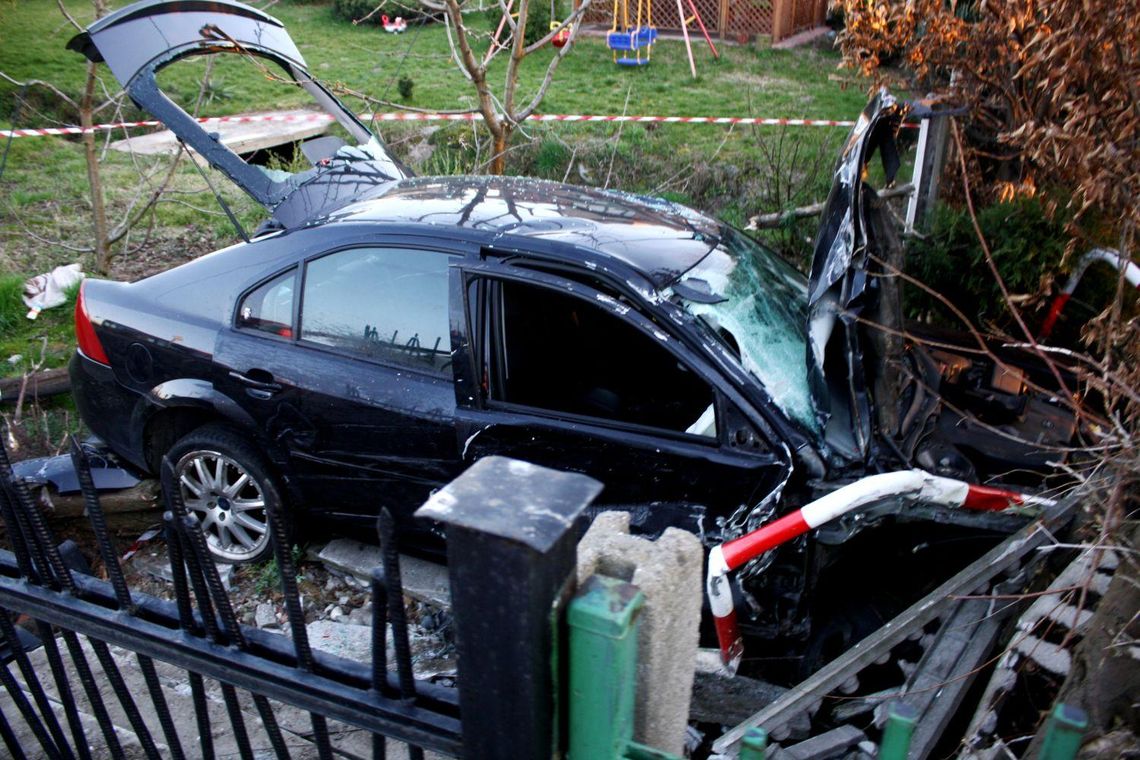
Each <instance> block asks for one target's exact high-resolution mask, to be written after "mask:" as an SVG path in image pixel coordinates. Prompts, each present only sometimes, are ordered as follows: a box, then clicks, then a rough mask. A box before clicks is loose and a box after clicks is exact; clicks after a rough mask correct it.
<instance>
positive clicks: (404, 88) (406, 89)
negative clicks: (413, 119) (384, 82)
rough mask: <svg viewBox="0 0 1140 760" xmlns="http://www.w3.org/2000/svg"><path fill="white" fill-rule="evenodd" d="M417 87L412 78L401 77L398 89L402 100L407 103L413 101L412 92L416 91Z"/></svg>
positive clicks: (398, 81) (397, 83)
mask: <svg viewBox="0 0 1140 760" xmlns="http://www.w3.org/2000/svg"><path fill="white" fill-rule="evenodd" d="M415 87H416V83H415V80H413V79H412V78H411V77H400V78H399V79H398V80H397V81H396V89H397V90H399V91H400V99H401V100H405V101H407V100H411V99H412V90H414V89H415Z"/></svg>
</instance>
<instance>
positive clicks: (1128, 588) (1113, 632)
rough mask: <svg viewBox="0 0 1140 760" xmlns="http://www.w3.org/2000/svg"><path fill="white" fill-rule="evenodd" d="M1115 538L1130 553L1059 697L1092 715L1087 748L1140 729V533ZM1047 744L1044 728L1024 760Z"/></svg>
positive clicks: (1078, 650) (1078, 649) (1122, 554)
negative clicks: (1139, 559)
mask: <svg viewBox="0 0 1140 760" xmlns="http://www.w3.org/2000/svg"><path fill="white" fill-rule="evenodd" d="M1116 535H1117V536H1119V542H1120V543H1121V544H1123V546H1124V547H1125V548H1124V550H1123V551H1122V552H1120V553H1118V555H1117V556H1118V557H1121V559H1120V566H1119V567H1118V568H1117V570H1116V575H1115V577H1114V578H1113V579H1112V583H1111V584H1110V585H1109V587H1108V592H1107V593H1106V594H1105V595H1104V597H1103V598H1102V599H1101V600H1100V604H1099V605H1097V608H1096V613H1095V614H1094V616H1093V619H1092V621H1091V622H1090V623H1089V627H1088V633H1087V634H1086V635H1085V638H1084V639H1083V640H1082V641H1081V642H1080V643H1079V644H1078V645H1077V647H1076V650H1075V651H1074V652H1073V661H1072V662H1073V664H1072V667H1071V668H1070V669H1069V675H1068V677H1067V678H1066V679H1065V683H1064V684H1063V685H1062V686H1061V691H1060V693H1059V694H1058V695H1057V702H1065V703H1067V704H1070V705H1076V706H1078V707H1081V708H1083V709H1084V710H1085V711H1086V712H1087V713H1088V716H1089V728H1088V731H1087V732H1086V734H1085V741H1086V742H1087V741H1090V740H1095V739H1097V738H1098V737H1101V736H1105V735H1106V734H1108V733H1109V732H1111V731H1112V730H1113V729H1115V728H1120V727H1124V728H1128V729H1131V730H1132V731H1136V730H1137V727H1138V725H1140V707H1138V705H1140V660H1138V659H1137V658H1136V655H1135V654H1134V651H1135V644H1134V643H1129V642H1134V641H1135V640H1136V639H1137V638H1138V637H1140V620H1138V619H1137V617H1136V611H1137V610H1138V609H1140V587H1138V586H1137V585H1136V580H1137V571H1136V555H1134V554H1129V552H1130V551H1134V550H1135V548H1136V547H1138V546H1140V528H1137V529H1135V530H1133V531H1132V533H1131V536H1130V537H1129V536H1127V531H1125V530H1120V531H1117V533H1116ZM1128 538H1131V540H1127V539H1128ZM1043 739H1044V725H1042V728H1041V729H1040V730H1039V731H1038V733H1037V736H1036V737H1034V740H1033V743H1032V744H1031V745H1030V746H1029V748H1028V749H1027V750H1026V751H1025V757H1036V756H1037V751H1038V749H1039V748H1040V746H1041V742H1042V740H1043ZM1093 754H1094V755H1098V756H1104V755H1102V754H1101V753H1096V752H1094V753H1093ZM1114 756H1117V755H1114Z"/></svg>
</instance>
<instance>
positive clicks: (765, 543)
mask: <svg viewBox="0 0 1140 760" xmlns="http://www.w3.org/2000/svg"><path fill="white" fill-rule="evenodd" d="M895 498H901V499H907V500H909V501H915V502H921V503H924V504H938V505H942V506H944V507H951V508H962V509H971V510H976V511H991V512H996V511H1001V510H1003V509H1009V508H1010V507H1015V506H1021V505H1038V506H1048V505H1051V504H1053V503H1054V502H1053V501H1052V500H1051V499H1044V498H1041V497H1039V496H1029V495H1026V494H1021V493H1017V492H1016V491H1007V490H1006V489H1004V488H991V487H989V486H978V485H973V484H970V483H966V482H965V481H962V480H954V479H952V478H943V477H939V476H937V475H931V474H930V473H928V472H924V471H922V470H903V471H901V472H888V473H883V474H881V475H871V476H870V477H866V478H863V479H861V480H857V481H856V482H854V483H851V484H850V485H846V486H844V487H842V488H839V489H836V490H835V491H832V492H831V493H829V494H827V495H825V496H822V497H820V498H818V499H816V500H815V501H813V502H811V503H810V504H807V505H805V506H803V507H801V508H800V509H797V510H796V511H794V512H791V513H789V514H786V515H784V516H783V517H781V518H779V519H777V520H774V521H772V522H770V523H768V524H767V525H764V526H763V527H760V528H757V529H756V530H754V531H752V532H751V533H747V534H745V535H743V536H740V537H739V538H734V539H733V540H731V541H727V542H725V543H723V544H721V545H720V546H716V547H713V549H712V551H710V552H709V569H708V575H707V579H706V589H705V590H706V592H707V594H708V598H709V606H710V607H711V609H712V614H713V619H714V622H715V623H716V633H717V641H718V643H719V645H720V655H721V661H722V662H723V663H724V664H725V666H727V667H728V668H729V669H730V670H733V671H735V669H736V666H737V665H738V664H739V661H740V656H741V655H742V654H743V651H744V641H743V639H742V637H741V635H740V629H739V627H738V626H737V622H736V609H735V607H734V606H733V602H732V589H731V588H730V586H729V581H728V574H729V573H730V572H732V571H734V570H737V569H739V568H741V567H743V566H744V565H745V564H746V563H747V562H749V561H750V560H752V559H755V558H756V557H759V556H760V555H761V554H763V553H764V552H766V551H770V550H772V549H775V548H776V547H777V546H780V545H781V544H784V543H786V542H788V541H790V540H792V539H793V538H795V537H797V536H801V535H803V534H804V533H807V532H808V531H809V530H812V529H814V528H818V527H819V526H821V525H823V524H824V523H827V522H830V521H831V520H834V519H835V518H837V517H839V516H840V515H844V514H847V513H848V512H853V511H855V510H857V509H860V508H862V507H866V506H869V505H871V504H878V503H880V502H883V501H886V500H887V499H895Z"/></svg>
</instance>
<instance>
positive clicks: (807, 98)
mask: <svg viewBox="0 0 1140 760" xmlns="http://www.w3.org/2000/svg"><path fill="white" fill-rule="evenodd" d="M64 4H65V6H66V7H67V8H68V9H69V11H70V12H71V13H72V15H73V16H74V18H75V19H76V20H77V21H78V22H79V23H80V24H87V23H90V22H91V20H92V11H91V6H90V3H88V2H86V0H65V2H64ZM112 4H113V5H114V6H115V7H121V6H122V5H123V4H124V3H121V2H114V3H112ZM269 12H270V13H271V14H273V15H275V16H277V17H278V18H280V19H281V20H282V21H283V22H284V23H285V25H286V27H287V28H288V29H289V31H290V33H291V34H292V35H293V37H294V39H295V40H296V42H297V44H298V45H299V47H300V49H301V51H302V53H303V55H304V56H305V58H306V60H307V62H308V64H309V66H310V68H311V70H312V71H313V73H314V74H315V75H316V76H317V77H319V78H320V79H322V80H323V81H325V82H326V83H327V84H330V85H332V86H334V88H335V87H342V86H343V87H346V88H350V89H352V90H355V91H359V92H363V93H366V94H367V95H369V96H370V97H374V98H380V99H387V100H392V101H400V102H403V103H406V105H408V106H411V107H415V108H428V109H448V110H454V109H465V108H471V107H472V106H473V104H474V93H473V90H472V89H471V87H470V85H469V84H468V83H467V82H466V81H465V79H464V78H463V76H462V75H461V74H460V72H459V71H458V70H457V69H456V67H455V64H454V63H453V62H452V60H451V57H450V54H449V49H448V42H447V37H446V33H445V29H444V26H443V25H442V24H428V25H426V26H424V27H422V28H417V27H412V28H411V29H409V31H408V32H407V33H405V34H403V35H389V34H386V33H385V32H383V31H382V30H381V29H379V28H378V27H372V26H353V25H351V24H349V23H347V22H345V21H343V20H341V19H338V18H336V17H335V16H334V14H333V12H332V8H331V5H329V4H322V3H305V4H295V3H292V2H289V0H282V1H281V2H279V3H277V4H275V5H274V6H273V7H272V8H271V9H270V11H269ZM469 20H470V22H471V25H472V26H473V28H475V29H477V30H478V32H479V33H478V34H477V35H476V36H477V38H478V44H479V46H480V48H481V49H485V47H486V45H487V40H488V37H489V33H490V30H491V29H492V28H493V26H494V23H495V22H496V21H497V19H496V18H495V17H494V16H493V15H492V14H483V15H480V14H475V15H472V16H470V17H469ZM74 31H75V30H74V29H73V28H72V27H71V26H70V25H69V24H68V23H67V22H66V21H65V20H64V19H63V17H62V15H61V14H60V12H59V9H58V8H57V6H56V3H55V2H54V0H0V71H2V72H3V73H4V74H6V75H7V76H9V77H11V78H13V79H16V80H19V81H26V80H29V79H40V80H44V81H48V82H51V83H52V84H54V85H55V86H57V87H58V88H59V89H61V90H63V91H64V92H66V93H68V94H69V95H72V96H73V97H78V94H79V93H80V91H81V88H82V86H83V82H84V76H85V61H84V60H83V58H82V57H81V56H79V55H78V54H77V53H74V52H71V51H68V50H66V49H65V45H66V43H67V41H68V39H70V38H71V36H72V35H73V34H74ZM720 50H721V59H720V60H719V61H714V60H713V59H712V56H711V54H710V53H709V51H708V49H707V48H705V47H704V46H703V44H702V45H695V46H694V53H695V55H696V58H697V66H698V72H699V76H698V77H697V78H696V79H693V78H692V77H691V76H690V74H689V66H688V61H687V58H686V54H685V49H684V45H683V43H682V42H680V41H675V40H662V41H660V42H659V43H658V44H657V46H656V47H655V49H654V51H653V62H652V64H651V65H649V66H646V67H642V68H625V67H620V66H616V65H615V64H614V63H613V62H612V60H611V53H610V51H609V50H608V49H607V48H606V45H605V41H604V39H603V38H602V37H600V36H590V35H587V36H584V37H582V38H581V39H579V40H578V41H577V42H576V43H575V48H574V49H573V51H572V52H571V53H570V55H569V56H568V57H567V58H566V60H565V61H563V63H562V65H561V67H560V68H559V70H558V72H557V74H556V78H555V81H554V84H553V86H552V87H551V88H550V90H549V92H548V95H547V97H546V100H545V101H544V103H543V104H542V106H541V108H540V111H542V112H545V113H588V114H620V113H623V112H624V113H628V114H652V115H682V116H763V117H789V118H804V117H807V118H836V119H849V118H853V117H854V116H855V115H856V114H857V113H858V112H859V110H860V108H861V107H862V105H863V103H864V101H865V97H864V90H865V88H863V87H859V86H853V87H847V88H846V89H845V88H843V87H842V86H841V85H840V83H839V82H837V81H835V78H834V77H833V76H832V75H833V74H835V73H836V67H837V64H838V62H839V58H838V54H837V53H835V52H833V51H830V50H823V49H815V48H809V49H801V50H794V51H783V50H772V49H770V48H768V47H767V46H766V43H764V42H761V43H760V44H758V45H750V46H737V45H721V48H720ZM553 52H554V51H553V49H552V48H548V49H546V50H543V51H541V52H539V53H537V54H535V55H534V56H532V57H531V58H529V59H528V60H527V61H526V64H525V66H524V70H523V75H522V80H521V81H522V86H521V88H520V94H519V99H520V100H522V101H524V102H525V101H526V100H528V99H529V97H530V95H531V94H532V93H533V92H534V88H535V87H536V86H537V83H538V82H539V81H540V79H541V77H542V76H543V74H544V73H545V68H546V63H547V62H548V61H549V59H550V56H551V55H553ZM219 60H222V61H223V63H219V64H216V65H215V68H214V70H213V72H212V74H211V77H210V80H209V87H208V88H207V90H206V96H205V99H204V106H203V108H202V110H201V114H202V115H226V114H232V113H239V112H246V111H252V110H259V109H271V108H279V107H288V106H294V105H298V104H300V103H302V102H304V96H303V94H302V93H300V92H299V91H298V90H297V89H296V88H295V87H292V86H289V85H286V84H282V83H280V82H277V81H273V79H272V78H269V77H267V76H266V71H265V70H264V69H263V68H262V67H260V66H258V65H255V64H253V63H250V62H249V61H246V60H244V59H239V58H236V57H222V58H220V59H219ZM504 70H505V64H504V63H503V61H502V60H499V61H497V62H496V64H495V66H494V67H493V68H492V71H491V73H490V75H489V79H490V81H492V82H501V81H502V78H503V75H504ZM203 73H204V60H203V59H195V60H191V61H185V62H181V63H179V64H177V65H176V66H173V67H171V68H170V69H169V70H167V72H165V73H164V74H163V76H162V84H163V86H164V87H165V88H166V89H167V91H168V92H169V93H170V94H171V95H172V96H173V97H174V98H175V99H176V100H178V101H179V102H181V103H183V104H190V103H192V102H193V101H194V100H195V99H196V98H197V97H198V93H199V89H200V87H201V80H202V75H203ZM401 78H407V79H410V80H411V82H412V93H411V97H410V98H409V99H408V100H407V101H401V97H400V94H399V88H398V86H397V82H398V81H399V79H401ZM101 79H102V88H103V89H104V90H105V91H106V92H107V93H113V92H115V91H116V90H117V89H118V87H117V85H116V84H115V82H114V80H113V78H112V77H111V75H110V72H109V71H108V70H106V68H105V67H102V72H101ZM18 93H19V88H18V87H16V86H15V85H12V84H10V83H8V82H0V123H2V124H4V125H5V126H8V125H11V124H13V121H15V124H14V126H19V127H33V126H52V125H56V124H59V123H74V122H75V120H76V117H75V116H74V115H73V114H71V113H69V112H68V111H67V109H66V108H65V107H61V106H60V104H59V103H58V102H57V101H56V99H55V98H54V97H53V96H51V95H49V94H47V93H46V92H45V91H43V90H42V89H40V88H33V89H32V90H31V92H30V97H29V98H28V99H27V100H26V102H25V106H24V107H23V108H20V109H17V108H16V102H17V95H18ZM348 100H349V102H350V105H352V106H353V107H354V108H358V109H359V110H362V111H363V110H367V108H368V106H367V105H366V104H364V103H361V102H359V101H356V102H353V99H352V98H348ZM120 118H128V119H134V118H139V114H138V112H137V111H135V110H133V107H127V108H125V109H124V110H122V111H121V112H118V113H116V112H113V111H112V110H111V109H108V110H107V111H105V112H104V113H102V114H99V116H98V119H97V120H100V121H115V120H118V119H120ZM380 131H381V132H382V134H383V137H384V138H385V139H386V140H387V141H388V142H389V143H390V144H391V145H392V146H393V149H394V150H395V152H397V154H400V155H402V156H405V157H406V156H408V155H409V153H410V152H412V150H413V148H415V147H417V146H419V147H420V148H422V147H423V145H422V144H423V143H424V142H425V141H426V142H427V143H428V144H429V146H430V150H429V151H428V152H430V157H428V158H427V159H426V160H423V161H421V162H420V163H418V164H416V165H415V167H414V168H416V170H417V171H419V172H421V173H460V172H469V171H473V170H476V171H477V170H479V168H480V163H481V162H482V161H485V160H486V158H487V154H486V149H485V147H484V148H482V149H480V148H479V145H480V143H481V141H482V139H483V138H484V137H485V135H484V134H482V133H481V132H480V131H479V130H478V129H477V128H476V127H474V126H472V125H471V124H447V125H444V126H438V127H427V126H425V125H423V124H385V125H383V129H382V130H380ZM122 136H123V135H122V134H116V135H113V136H108V135H103V136H101V137H100V145H101V147H102V146H103V145H104V144H105V141H106V140H108V139H110V138H111V137H114V138H118V137H122ZM844 136H845V130H843V129H824V128H779V127H771V128H769V127H756V128H752V127H746V128H742V127H737V128H735V129H730V128H727V127H723V126H711V125H692V126H690V125H652V124H650V125H632V124H629V125H625V126H624V127H623V126H618V125H615V124H592V125H586V124H534V123H532V124H526V125H524V126H523V128H522V129H521V130H520V132H519V134H517V135H516V142H515V146H514V148H513V149H512V154H511V157H510V159H509V161H508V170H509V171H511V172H512V173H518V174H529V175H535V176H542V177H547V178H553V179H563V178H566V179H568V180H569V181H571V182H576V183H588V184H594V185H608V186H610V187H616V188H621V189H625V190H631V191H636V192H646V193H652V194H657V195H664V196H666V197H670V198H673V199H676V200H681V201H683V202H687V203H690V204H691V205H694V206H696V207H699V208H702V209H705V210H707V211H711V212H712V213H716V214H718V215H720V216H721V217H723V218H725V219H727V220H729V221H732V222H736V223H741V222H743V221H744V220H745V219H746V218H747V217H748V216H750V215H752V214H755V213H758V212H764V211H776V210H780V209H783V208H788V207H791V206H795V205H799V204H802V203H807V202H811V201H814V200H818V199H820V198H821V197H822V196H823V194H824V193H825V192H826V189H827V184H828V183H829V176H830V168H831V165H832V163H833V161H834V157H835V155H836V152H837V150H838V146H839V144H840V142H841V141H842V139H843V137H844ZM3 149H4V150H7V160H6V165H5V169H4V173H3V175H2V176H0V276H8V277H10V278H14V277H20V278H23V277H27V276H31V275H33V274H36V273H38V272H41V271H46V270H47V269H49V268H51V267H53V266H56V265H58V264H62V263H68V262H71V261H77V260H78V261H81V262H84V264H85V265H86V266H87V267H88V268H89V267H90V263H91V262H90V256H89V255H88V254H85V253H83V252H82V251H80V250H77V249H81V248H83V247H84V246H86V245H87V243H88V240H89V238H90V213H89V208H90V200H89V197H88V188H87V178H86V169H85V165H84V161H83V152H82V147H81V145H80V144H79V142H78V141H77V140H74V139H69V138H45V137H37V138H20V139H16V140H13V141H11V142H10V143H9V144H7V145H5V146H3ZM422 154H423V151H421V152H420V155H422ZM101 155H102V167H103V181H104V186H105V189H106V194H107V199H108V205H109V208H110V217H111V220H112V223H114V222H116V221H117V220H118V219H119V218H120V217H121V216H122V214H123V213H124V212H125V210H126V209H127V208H128V207H129V206H130V204H131V203H132V201H134V200H135V199H136V198H137V196H138V194H139V188H140V187H147V186H152V185H153V184H154V183H155V182H157V178H158V177H160V176H161V175H162V174H163V173H164V172H165V168H166V166H167V162H166V161H164V160H154V159H150V160H144V159H140V158H137V157H136V158H131V157H129V156H127V155H125V154H122V153H118V152H115V151H106V150H104V151H102V154H101ZM140 174H141V175H144V176H146V177H148V178H147V179H140ZM212 181H213V183H214V185H215V187H218V188H219V190H221V191H222V192H223V194H224V195H225V197H226V198H227V199H228V201H229V202H230V203H232V204H233V205H234V206H235V208H236V210H237V212H238V213H239V215H240V216H241V217H242V218H243V220H244V221H245V223H246V224H247V225H252V224H255V223H256V221H257V219H258V218H259V216H260V211H259V209H257V208H256V207H255V205H254V204H253V203H252V202H250V201H248V199H245V198H244V196H242V195H241V193H240V192H239V191H237V190H236V189H234V188H232V187H231V186H229V185H228V183H227V181H226V180H225V179H224V178H223V177H221V176H220V175H217V174H214V175H213V177H212ZM172 187H173V188H174V190H175V191H176V193H174V194H173V195H171V196H169V197H167V198H166V199H164V201H163V202H162V203H160V204H159V205H158V206H157V207H156V209H155V211H154V213H153V214H152V215H150V216H148V217H147V218H146V219H144V221H143V223H142V224H141V225H140V227H139V229H138V230H137V231H136V232H134V233H132V236H131V238H130V239H129V240H128V241H126V242H125V244H124V245H125V247H124V248H122V252H120V253H119V254H118V263H117V264H116V266H115V267H114V268H113V269H112V273H111V274H112V276H115V277H121V278H131V277H134V276H138V274H139V273H140V272H145V271H148V269H153V260H154V259H153V257H155V256H158V257H159V258H160V259H161V260H162V261H164V262H165V261H168V260H170V261H175V262H176V261H177V260H178V258H179V256H181V257H182V258H183V259H184V258H188V257H191V256H194V255H198V254H200V253H203V252H205V251H207V250H210V249H212V248H215V247H219V246H221V245H225V244H228V243H230V242H233V241H234V239H235V235H234V231H233V229H232V228H231V227H230V225H229V223H228V222H227V221H226V219H225V217H224V216H223V215H222V213H221V212H220V211H219V209H218V205H217V202H216V201H215V200H214V198H213V197H212V195H210V194H209V193H208V192H207V190H206V187H205V184H204V183H203V181H202V179H201V178H200V177H199V176H198V174H197V172H196V171H195V170H194V169H193V167H192V166H190V165H189V163H188V162H186V161H183V162H182V164H181V166H180V167H179V168H178V170H177V171H176V174H175V179H174V181H173V183H172ZM812 226H813V225H812V224H808V225H800V226H797V227H793V228H790V229H788V230H781V231H777V232H775V233H772V234H770V235H769V239H770V241H771V242H773V243H775V244H776V245H777V246H778V247H780V248H781V249H782V250H785V251H786V252H788V253H790V254H792V255H796V254H798V253H801V252H802V250H803V248H804V238H805V236H807V235H810V232H811V227H812ZM142 243H145V244H142ZM140 244H142V245H140ZM155 251H158V252H159V253H157V254H156V253H155ZM148 257H151V258H148ZM7 292H10V291H8V290H5V291H2V292H0V298H2V297H4V296H3V293H7ZM65 311H66V310H64V309H59V310H56V311H55V312H45V313H44V314H43V315H42V316H41V318H40V321H38V322H37V323H26V321H20V320H17V322H16V324H15V325H12V324H8V323H5V324H3V325H0V354H3V355H0V372H4V373H11V372H12V371H15V370H16V369H17V368H15V367H13V366H11V365H8V364H7V363H5V362H4V361H3V360H4V359H5V358H6V357H7V356H8V355H11V354H16V353H20V354H24V355H29V351H30V350H31V349H34V347H35V344H36V342H37V340H38V336H40V335H50V336H51V341H52V342H53V343H55V342H57V341H58V340H59V337H58V336H59V335H60V334H61V333H66V332H67V330H66V325H67V324H68V323H69V321H70V315H69V314H65V313H64V312H65ZM64 340H65V341H66V340H69V338H67V337H66V336H65V337H64ZM65 353H66V352H61V356H62V355H64V354H65ZM58 361H61V359H59V360H57V359H55V358H51V359H49V363H58Z"/></svg>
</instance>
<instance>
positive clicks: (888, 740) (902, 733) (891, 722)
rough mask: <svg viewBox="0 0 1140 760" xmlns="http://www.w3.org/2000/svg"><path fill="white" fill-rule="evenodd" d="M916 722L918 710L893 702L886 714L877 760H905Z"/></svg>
mask: <svg viewBox="0 0 1140 760" xmlns="http://www.w3.org/2000/svg"><path fill="white" fill-rule="evenodd" d="M917 722H918V710H915V709H914V707H912V706H911V705H908V704H907V703H906V702H895V703H894V704H893V705H891V710H890V712H889V713H888V714H887V725H886V726H884V727H883V741H882V743H881V744H880V745H879V760H906V755H907V752H908V751H909V750H910V737H911V736H912V735H913V734H914V725H915V723H917Z"/></svg>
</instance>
